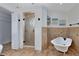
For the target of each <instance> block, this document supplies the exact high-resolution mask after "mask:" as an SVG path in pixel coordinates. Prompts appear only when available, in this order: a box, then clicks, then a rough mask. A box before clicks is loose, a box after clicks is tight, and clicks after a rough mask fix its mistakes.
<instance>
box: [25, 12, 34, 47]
mask: <svg viewBox="0 0 79 59" xmlns="http://www.w3.org/2000/svg"><path fill="white" fill-rule="evenodd" d="M24 16H25V39H24V45H28V46H34V41H35V40H34V13H25V14H24Z"/></svg>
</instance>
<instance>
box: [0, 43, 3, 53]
mask: <svg viewBox="0 0 79 59" xmlns="http://www.w3.org/2000/svg"><path fill="white" fill-rule="evenodd" d="M2 50H3V45H2V44H0V54H1V53H2Z"/></svg>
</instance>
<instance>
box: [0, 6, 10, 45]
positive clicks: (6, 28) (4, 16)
mask: <svg viewBox="0 0 79 59" xmlns="http://www.w3.org/2000/svg"><path fill="white" fill-rule="evenodd" d="M8 42H11V14H10V12H9V11H8V10H6V9H4V8H2V7H0V44H6V43H8Z"/></svg>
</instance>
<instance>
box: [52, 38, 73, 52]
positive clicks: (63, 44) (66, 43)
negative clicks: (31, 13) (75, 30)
mask: <svg viewBox="0 0 79 59" xmlns="http://www.w3.org/2000/svg"><path fill="white" fill-rule="evenodd" d="M51 43H52V44H53V45H54V47H55V48H56V49H57V50H58V51H61V52H67V51H68V48H69V47H70V46H71V43H72V39H70V38H66V40H64V38H63V37H57V38H55V39H53V40H51Z"/></svg>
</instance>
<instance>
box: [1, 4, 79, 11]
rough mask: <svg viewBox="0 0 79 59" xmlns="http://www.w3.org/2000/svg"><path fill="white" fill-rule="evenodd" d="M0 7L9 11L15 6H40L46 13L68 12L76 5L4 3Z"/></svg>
mask: <svg viewBox="0 0 79 59" xmlns="http://www.w3.org/2000/svg"><path fill="white" fill-rule="evenodd" d="M0 5H1V6H3V7H5V8H6V9H9V10H14V9H15V8H16V7H17V6H19V7H20V8H25V7H35V6H42V7H46V8H47V9H48V12H49V11H51V12H69V11H70V10H72V9H73V8H75V7H76V6H78V5H79V4H78V3H63V4H60V3H19V4H17V3H6V4H5V3H4V4H0Z"/></svg>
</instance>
